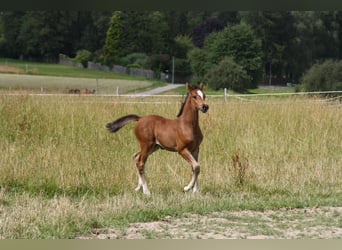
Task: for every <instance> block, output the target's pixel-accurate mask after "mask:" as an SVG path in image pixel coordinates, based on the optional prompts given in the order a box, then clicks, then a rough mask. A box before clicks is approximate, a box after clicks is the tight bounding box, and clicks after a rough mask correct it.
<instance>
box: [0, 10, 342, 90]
mask: <svg viewBox="0 0 342 250" xmlns="http://www.w3.org/2000/svg"><path fill="white" fill-rule="evenodd" d="M60 54H64V55H66V56H68V57H70V58H77V59H78V60H79V61H81V62H86V61H87V60H92V61H95V62H101V63H103V64H106V65H109V66H110V65H113V64H120V65H123V66H129V67H141V68H146V69H152V70H153V71H154V72H156V75H158V74H159V73H160V72H170V71H171V70H172V66H174V70H175V73H176V74H177V75H178V76H184V77H186V76H189V75H191V76H192V77H193V79H194V81H201V80H207V81H211V82H215V86H213V87H214V88H222V87H229V88H233V89H234V88H235V89H239V88H246V87H252V86H257V85H258V84H260V83H263V84H265V83H269V84H271V83H272V84H280V83H285V82H294V83H296V82H298V81H299V80H300V79H301V78H302V76H303V75H304V74H305V72H307V71H308V70H309V69H310V68H311V67H312V66H313V65H315V64H317V63H320V62H323V61H326V60H328V59H332V60H339V59H341V57H342V12H341V11H5V12H0V56H2V57H10V58H22V59H26V60H39V61H50V62H54V61H57V60H58V58H59V55H60ZM173 62H174V65H172V63H173ZM85 66H86V63H85ZM227 82H229V86H226V85H227V84H228V83H227Z"/></svg>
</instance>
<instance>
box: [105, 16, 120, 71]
mask: <svg viewBox="0 0 342 250" xmlns="http://www.w3.org/2000/svg"><path fill="white" fill-rule="evenodd" d="M120 19H121V15H120V11H115V12H114V14H113V16H112V18H111V21H110V24H109V28H108V31H107V36H106V40H105V44H104V46H103V55H104V56H103V57H104V59H103V60H104V63H105V64H107V65H112V64H113V63H114V62H116V61H118V60H119V58H120V57H121V56H123V52H122V51H121V50H120V47H121V46H122V45H121V40H120V39H121V35H122V32H123V27H122V23H121V20H120Z"/></svg>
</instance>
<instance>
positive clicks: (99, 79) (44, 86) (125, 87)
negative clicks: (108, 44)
mask: <svg viewBox="0 0 342 250" xmlns="http://www.w3.org/2000/svg"><path fill="white" fill-rule="evenodd" d="M159 85H163V83H162V82H160V81H157V80H153V79H146V78H143V77H134V76H130V75H126V74H116V73H113V72H106V71H100V70H90V69H84V68H77V67H72V66H65V65H60V64H52V63H37V62H28V61H20V60H14V59H7V58H0V89H2V90H4V91H9V92H14V91H15V92H18V91H20V92H26V93H27V92H31V93H32V92H33V93H37V92H39V93H40V92H42V93H68V91H69V90H70V89H75V88H79V89H80V88H88V89H91V90H93V89H95V90H96V93H97V94H118V93H119V94H127V93H135V92H137V91H142V90H145V89H147V88H151V87H153V86H159Z"/></svg>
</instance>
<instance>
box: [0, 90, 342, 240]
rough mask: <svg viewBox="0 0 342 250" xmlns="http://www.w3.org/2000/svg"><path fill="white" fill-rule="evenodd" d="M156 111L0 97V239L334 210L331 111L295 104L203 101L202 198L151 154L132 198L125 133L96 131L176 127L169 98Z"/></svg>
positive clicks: (175, 164)
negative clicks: (193, 216) (190, 218)
mask: <svg viewBox="0 0 342 250" xmlns="http://www.w3.org/2000/svg"><path fill="white" fill-rule="evenodd" d="M157 101H158V100H157V99H155V98H152V97H151V98H141V99H129V98H123V97H118V98H114V97H99V96H97V97H96V96H94V97H51V96H50V97H31V96H0V150H1V156H0V186H1V192H0V223H1V225H2V226H1V227H2V229H1V230H0V238H1V237H3V238H49V237H57V238H66V237H73V236H74V234H75V232H82V231H86V230H90V228H93V227H98V226H106V225H113V224H116V225H120V224H122V223H127V222H129V221H142V220H153V219H158V218H160V217H162V216H165V215H168V214H171V215H174V216H177V215H178V214H181V213H183V212H196V213H204V212H207V211H215V210H222V209H241V208H249V209H264V208H274V209H276V208H278V207H282V206H310V205H324V204H325V205H326V204H330V205H341V195H342V192H341V186H342V185H341V184H342V168H341V166H342V158H341V155H342V140H341V138H342V130H341V127H342V119H341V117H342V109H341V107H340V106H334V105H327V104H326V103H324V102H321V101H319V100H316V99H306V98H268V99H265V98H264V99H262V100H259V101H251V100H250V101H240V100H228V101H227V102H224V101H223V100H219V99H215V100H210V98H208V103H209V105H210V110H209V113H208V114H200V123H201V128H202V130H203V134H204V141H203V143H202V145H201V150H200V157H199V162H200V164H201V167H202V168H201V174H200V176H199V185H200V190H201V193H202V195H201V196H199V197H195V196H193V195H192V194H183V193H182V192H181V191H182V189H183V187H184V186H185V185H186V184H187V183H188V181H189V180H190V178H191V169H190V166H189V165H188V164H187V163H186V162H185V161H184V160H183V159H182V158H181V157H180V156H179V155H177V154H176V153H170V152H166V151H162V150H160V151H157V152H156V153H154V154H152V155H151V156H150V158H149V159H148V162H147V166H146V175H147V181H148V185H149V187H150V190H151V192H152V193H153V194H152V197H151V198H147V197H144V196H143V195H142V194H135V193H134V191H133V190H134V187H135V186H136V185H137V174H136V169H135V166H134V161H133V158H132V156H133V153H135V152H137V151H138V150H139V147H138V144H137V142H136V140H135V137H134V135H133V131H132V128H133V124H130V125H128V126H127V127H125V128H123V129H122V130H120V131H119V132H118V133H115V134H111V133H109V132H108V131H106V129H105V127H104V125H105V124H106V123H107V122H109V121H112V120H113V119H116V118H118V117H120V116H122V115H126V114H129V113H136V114H139V115H146V114H151V113H156V114H161V115H164V116H166V117H175V116H176V114H177V111H178V109H179V103H180V101H181V98H177V97H176V98H170V99H167V100H166V99H165V98H163V99H161V101H162V102H157ZM236 156H238V158H236ZM234 157H235V158H234ZM234 159H235V160H234ZM234 162H235V163H234ZM1 211H2V212H1Z"/></svg>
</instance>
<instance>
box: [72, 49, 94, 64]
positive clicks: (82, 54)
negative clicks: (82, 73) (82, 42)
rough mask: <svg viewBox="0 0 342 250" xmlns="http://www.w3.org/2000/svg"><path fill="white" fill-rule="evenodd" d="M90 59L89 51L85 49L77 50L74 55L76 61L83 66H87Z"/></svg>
mask: <svg viewBox="0 0 342 250" xmlns="http://www.w3.org/2000/svg"><path fill="white" fill-rule="evenodd" d="M90 59H91V52H90V51H88V50H86V49H82V50H78V51H77V53H76V57H75V59H74V60H75V61H76V62H80V63H82V65H83V67H84V68H86V67H87V66H88V61H89V60H90Z"/></svg>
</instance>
